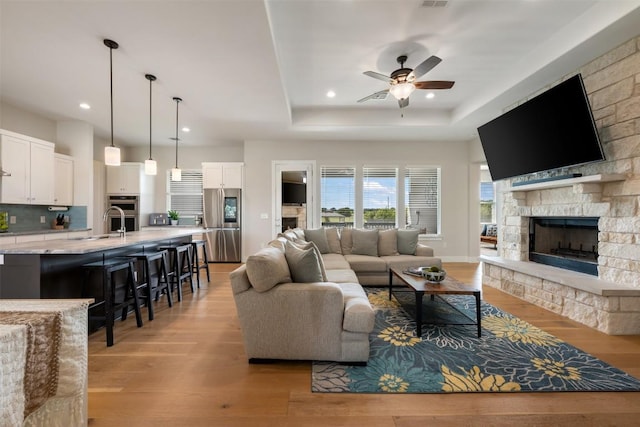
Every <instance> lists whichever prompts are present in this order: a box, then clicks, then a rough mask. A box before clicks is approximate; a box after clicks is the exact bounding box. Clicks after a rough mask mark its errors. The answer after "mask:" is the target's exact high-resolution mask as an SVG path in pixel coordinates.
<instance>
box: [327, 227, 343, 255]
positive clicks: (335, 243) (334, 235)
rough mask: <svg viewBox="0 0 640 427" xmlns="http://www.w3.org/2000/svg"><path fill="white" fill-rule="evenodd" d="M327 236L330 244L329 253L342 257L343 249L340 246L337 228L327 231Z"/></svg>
mask: <svg viewBox="0 0 640 427" xmlns="http://www.w3.org/2000/svg"><path fill="white" fill-rule="evenodd" d="M325 232H326V234H327V242H329V252H331V253H334V254H340V255H342V247H341V246H340V234H339V233H338V229H337V228H327V229H325Z"/></svg>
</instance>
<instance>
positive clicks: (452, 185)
mask: <svg viewBox="0 0 640 427" xmlns="http://www.w3.org/2000/svg"><path fill="white" fill-rule="evenodd" d="M273 160H315V161H316V165H317V167H318V168H320V166H323V165H327V166H339V165H354V166H362V165H365V164H367V165H394V166H398V167H404V166H406V165H436V166H441V167H442V239H441V240H429V241H428V244H429V245H430V246H432V247H433V248H434V249H435V251H436V254H437V255H438V256H440V257H441V258H443V259H445V260H447V261H468V260H469V257H470V255H471V256H474V255H475V254H470V253H469V247H470V238H471V237H470V230H469V227H470V222H471V221H470V215H471V212H472V211H473V212H475V217H474V218H475V222H478V221H477V218H478V217H479V216H478V215H479V214H478V208H477V207H475V204H477V203H475V202H474V203H472V200H471V196H470V194H471V193H470V191H469V188H471V187H473V188H476V187H479V172H474V173H471V170H472V169H471V168H473V170H476V169H479V166H473V165H470V163H469V144H468V143H451V142H441V143H438V142H429V143H427V142H397V141H390V142H333V141H330V142H326V141H293V142H273V141H247V142H245V146H244V163H245V194H244V222H243V248H244V249H243V257H244V258H246V257H247V256H248V255H250V254H251V253H253V252H255V251H257V250H258V249H260V247H261V246H263V245H264V244H265V243H266V242H268V241H269V240H271V239H272V237H273V235H272V234H273V233H272V230H273V225H272V221H273V219H272V218H271V212H272V203H273V199H274V196H273V194H274V188H273V186H274V183H273V182H272V176H271V175H272V171H271V168H272V161H273ZM314 176H315V177H316V182H315V184H316V190H317V194H319V170H317V171H315V173H314ZM472 204H473V207H471V205H472ZM263 213H267V214H268V215H269V219H261V214H263ZM477 227H478V226H476V228H477ZM478 235H479V232H478V234H474V235H473V236H472V237H473V239H472V240H473V241H474V242H475V245H476V246H478V245H479V244H478V243H477V242H478V238H477V236H478Z"/></svg>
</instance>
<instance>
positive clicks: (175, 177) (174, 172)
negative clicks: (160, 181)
mask: <svg viewBox="0 0 640 427" xmlns="http://www.w3.org/2000/svg"><path fill="white" fill-rule="evenodd" d="M173 100H174V101H176V137H175V140H176V167H175V168H173V169H171V181H182V171H181V170H180V168H179V167H178V141H179V139H178V105H179V104H180V101H182V99H181V98H178V97H174V98H173Z"/></svg>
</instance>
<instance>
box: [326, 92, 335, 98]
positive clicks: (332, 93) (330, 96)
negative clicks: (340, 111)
mask: <svg viewBox="0 0 640 427" xmlns="http://www.w3.org/2000/svg"><path fill="white" fill-rule="evenodd" d="M335 97H336V93H335V92H334V91H332V90H330V91H329V92H327V98H335Z"/></svg>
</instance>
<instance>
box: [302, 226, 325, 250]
mask: <svg viewBox="0 0 640 427" xmlns="http://www.w3.org/2000/svg"><path fill="white" fill-rule="evenodd" d="M304 239H305V240H306V241H307V242H313V243H315V244H316V246H317V247H318V249H320V253H321V254H328V253H329V252H330V250H329V242H328V241H327V233H326V232H325V231H324V228H316V229H315V230H304Z"/></svg>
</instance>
